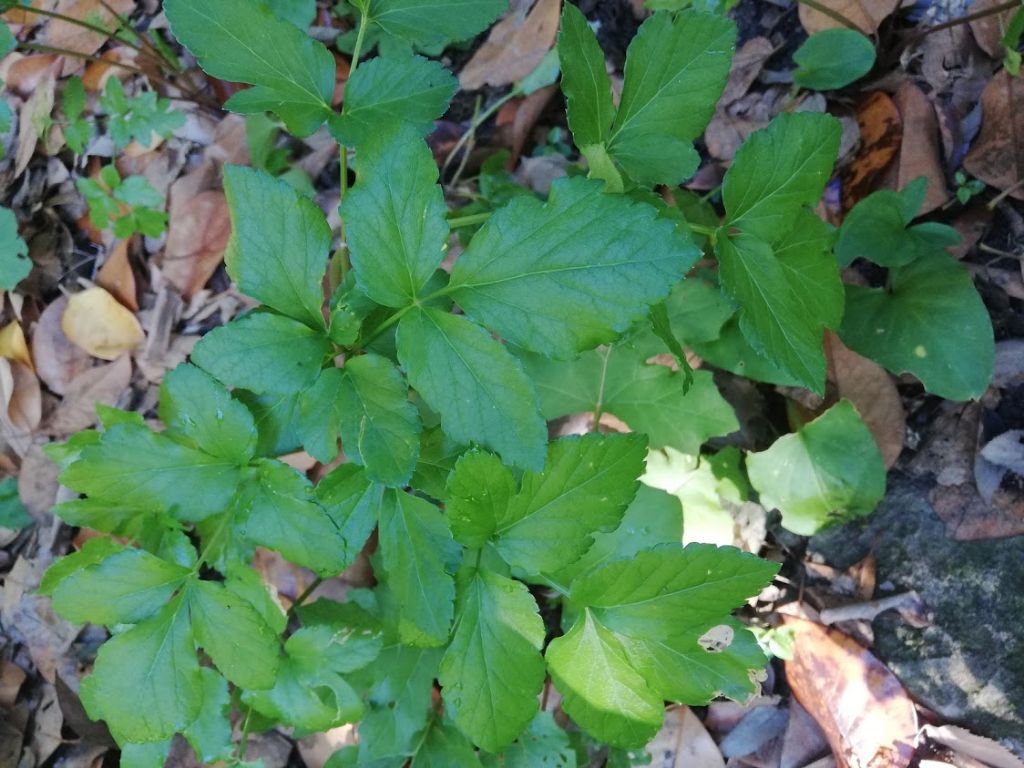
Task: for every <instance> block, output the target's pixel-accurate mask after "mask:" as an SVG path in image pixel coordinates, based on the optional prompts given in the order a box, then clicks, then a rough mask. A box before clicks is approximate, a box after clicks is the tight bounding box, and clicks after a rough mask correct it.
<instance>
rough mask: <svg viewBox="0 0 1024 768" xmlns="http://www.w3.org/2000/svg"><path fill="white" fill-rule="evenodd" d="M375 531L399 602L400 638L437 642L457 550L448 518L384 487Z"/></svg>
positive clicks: (444, 624) (448, 606)
mask: <svg viewBox="0 0 1024 768" xmlns="http://www.w3.org/2000/svg"><path fill="white" fill-rule="evenodd" d="M378 536H379V541H380V549H381V558H382V560H383V564H384V571H385V572H386V574H387V582H388V586H389V587H390V588H391V591H392V592H393V593H394V596H395V599H396V600H397V602H398V605H399V607H400V614H399V633H400V635H401V638H402V642H404V643H407V644H409V645H421V646H434V645H441V644H443V643H444V642H445V641H446V640H447V639H448V628H449V627H450V626H451V623H452V615H453V603H454V600H455V581H454V579H453V578H452V573H454V571H455V568H456V566H457V564H458V560H459V555H460V547H459V545H458V544H456V543H455V541H454V540H453V539H452V535H451V532H450V531H449V529H448V521H447V520H446V519H445V517H444V515H443V514H441V511H440V510H439V509H438V508H437V507H435V506H434V505H433V504H431V503H429V502H427V501H424V500H423V499H420V498H418V497H416V496H411V495H410V494H408V493H404V492H402V491H395V490H388V491H386V492H385V494H384V501H383V504H382V505H381V511H380V527H379V532H378Z"/></svg>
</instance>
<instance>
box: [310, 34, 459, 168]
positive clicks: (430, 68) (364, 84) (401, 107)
mask: <svg viewBox="0 0 1024 768" xmlns="http://www.w3.org/2000/svg"><path fill="white" fill-rule="evenodd" d="M432 23H433V22H432ZM456 90H458V82H457V81H456V80H455V78H454V77H453V76H452V73H451V72H449V71H448V70H447V69H445V68H444V67H443V66H441V65H440V64H439V63H437V62H436V61H431V60H429V59H424V58H423V57H421V56H413V55H412V54H409V53H405V54H397V55H389V56H378V57H377V58H375V59H371V60H370V61H367V62H366V63H365V64H360V65H359V68H358V69H356V71H355V73H353V75H352V77H351V79H350V80H349V81H348V83H347V84H346V85H345V106H344V109H343V110H342V113H341V114H340V115H339V116H337V117H336V118H334V119H332V120H331V124H330V125H331V131H332V133H334V135H335V137H336V138H338V140H339V141H341V142H344V143H345V144H348V145H349V146H355V147H358V149H359V151H360V152H362V151H363V149H364V146H365V145H366V144H368V143H370V142H371V141H373V140H374V139H375V137H379V136H380V135H381V133H382V129H383V133H384V134H390V133H393V132H394V131H393V130H390V129H393V128H397V127H403V128H405V129H407V130H408V131H409V132H410V133H412V134H415V135H417V136H426V135H427V134H428V133H430V132H431V131H432V130H434V121H435V120H437V119H438V118H439V117H441V115H443V114H444V113H445V110H447V109H448V102H449V101H451V98H452V96H454V95H455V91H456ZM434 173H435V175H436V173H437V168H436V166H435V168H434Z"/></svg>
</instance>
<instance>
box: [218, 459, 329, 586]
mask: <svg viewBox="0 0 1024 768" xmlns="http://www.w3.org/2000/svg"><path fill="white" fill-rule="evenodd" d="M238 510H239V519H238V530H239V532H240V533H241V534H242V535H243V536H244V537H245V538H247V539H249V540H250V541H251V542H253V543H254V544H258V545H260V546H264V547H267V548H269V549H274V550H277V551H278V552H280V553H281V554H282V555H284V556H285V557H286V558H287V559H288V560H291V561H292V562H293V563H297V564H299V565H304V566H305V567H307V568H309V569H310V570H312V571H315V572H316V573H317V574H319V575H320V576H325V577H326V576H334V575H336V574H338V573H340V572H341V570H342V569H343V568H345V567H346V566H347V565H348V564H349V562H346V560H345V557H346V550H345V545H344V540H343V539H342V536H341V532H340V531H339V529H338V524H337V523H336V522H335V521H334V518H332V517H331V515H329V514H328V513H327V511H326V510H325V509H324V508H323V507H321V506H320V505H319V504H318V503H317V501H316V499H315V498H314V496H313V488H312V485H311V484H310V482H309V481H308V480H307V479H306V478H305V477H304V476H303V475H301V474H300V473H299V472H297V471H296V470H294V469H292V468H291V467H289V466H287V465H285V464H282V463H280V462H278V461H269V460H265V461H262V462H260V464H259V465H258V467H257V477H256V482H254V483H249V484H247V485H246V486H245V487H244V488H243V489H242V491H241V494H240V498H239V501H238Z"/></svg>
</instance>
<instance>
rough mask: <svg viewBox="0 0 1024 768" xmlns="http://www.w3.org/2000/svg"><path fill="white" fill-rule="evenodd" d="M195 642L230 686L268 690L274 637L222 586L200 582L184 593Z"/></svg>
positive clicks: (273, 661)
mask: <svg viewBox="0 0 1024 768" xmlns="http://www.w3.org/2000/svg"><path fill="white" fill-rule="evenodd" d="M188 605H189V610H190V611H191V615H192V629H193V631H194V632H195V635H196V643H197V644H198V645H200V646H201V647H202V649H203V650H204V651H205V652H206V654H207V655H208V656H209V657H210V658H211V659H213V663H214V664H216V665H217V669H219V670H220V671H221V673H222V674H223V675H224V676H225V677H226V678H227V679H228V680H230V681H231V682H232V683H234V684H235V685H237V686H239V687H241V688H249V689H252V690H259V689H263V688H270V687H271V686H272V685H273V684H274V678H275V676H276V674H277V666H278V640H277V634H276V633H275V632H274V631H273V630H272V629H271V628H270V627H269V626H268V625H267V623H266V621H264V620H263V617H262V616H260V614H259V613H258V612H257V611H256V609H255V608H253V607H252V606H251V605H250V604H249V603H248V602H246V601H245V600H243V599H242V598H241V597H240V596H238V595H237V594H235V593H234V592H232V591H230V590H228V589H226V588H225V587H224V585H222V584H217V583H215V582H212V581H200V582H197V583H195V584H193V585H192V586H191V587H190V589H189V590H188Z"/></svg>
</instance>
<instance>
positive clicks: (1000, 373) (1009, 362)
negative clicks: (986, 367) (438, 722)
mask: <svg viewBox="0 0 1024 768" xmlns="http://www.w3.org/2000/svg"><path fill="white" fill-rule="evenodd" d="M1021 383H1024V339H1007V340H1006V341H999V342H996V361H995V366H994V368H993V370H992V386H993V387H1011V386H1014V385H1016V384H1021Z"/></svg>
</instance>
